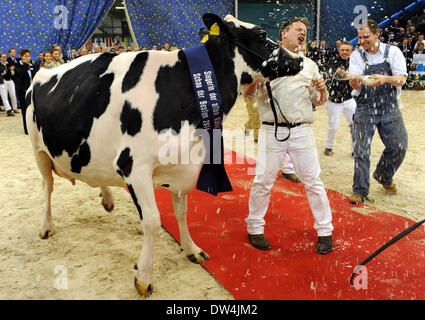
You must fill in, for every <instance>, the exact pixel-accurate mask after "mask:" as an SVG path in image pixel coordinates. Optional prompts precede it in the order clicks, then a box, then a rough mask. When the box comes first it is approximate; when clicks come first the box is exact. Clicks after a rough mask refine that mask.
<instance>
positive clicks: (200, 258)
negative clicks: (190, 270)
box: [187, 251, 210, 264]
mask: <svg viewBox="0 0 425 320" xmlns="http://www.w3.org/2000/svg"><path fill="white" fill-rule="evenodd" d="M187 258H188V259H189V260H190V261H192V262H193V263H197V264H203V263H204V262H205V261H207V260H209V259H210V257H209V255H207V254H206V253H205V252H204V251H201V252H199V254H193V253H192V254H189V255H187Z"/></svg>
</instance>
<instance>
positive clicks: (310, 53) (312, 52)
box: [307, 41, 320, 63]
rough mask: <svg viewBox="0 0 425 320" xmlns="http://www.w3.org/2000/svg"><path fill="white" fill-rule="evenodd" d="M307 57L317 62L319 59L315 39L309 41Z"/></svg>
mask: <svg viewBox="0 0 425 320" xmlns="http://www.w3.org/2000/svg"><path fill="white" fill-rule="evenodd" d="M307 57H308V58H310V59H311V60H313V61H314V62H315V63H318V62H319V60H320V54H319V49H318V48H317V44H316V41H311V42H310V48H309V49H308V51H307Z"/></svg>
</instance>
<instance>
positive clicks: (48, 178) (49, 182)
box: [35, 151, 53, 239]
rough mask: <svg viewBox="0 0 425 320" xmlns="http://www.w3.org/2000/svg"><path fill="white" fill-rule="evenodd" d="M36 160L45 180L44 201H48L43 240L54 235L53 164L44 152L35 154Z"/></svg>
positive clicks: (42, 226) (41, 232)
mask: <svg viewBox="0 0 425 320" xmlns="http://www.w3.org/2000/svg"><path fill="white" fill-rule="evenodd" d="M35 158H36V162H37V166H38V169H39V170H40V173H41V176H42V179H43V193H44V199H45V201H46V207H45V209H44V218H43V223H42V225H41V229H40V237H41V238H42V239H47V238H48V237H49V236H51V235H53V221H52V210H51V196H52V192H53V175H52V168H53V163H52V160H51V159H50V157H49V156H48V155H47V154H46V153H45V152H44V151H39V152H37V153H36V154H35Z"/></svg>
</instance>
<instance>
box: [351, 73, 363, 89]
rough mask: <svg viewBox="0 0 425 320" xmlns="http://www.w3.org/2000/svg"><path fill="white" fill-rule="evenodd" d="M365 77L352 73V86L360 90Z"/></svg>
mask: <svg viewBox="0 0 425 320" xmlns="http://www.w3.org/2000/svg"><path fill="white" fill-rule="evenodd" d="M362 82H363V79H362V77H361V76H356V75H351V76H350V86H351V88H353V89H354V90H359V89H360V87H361V86H362Z"/></svg>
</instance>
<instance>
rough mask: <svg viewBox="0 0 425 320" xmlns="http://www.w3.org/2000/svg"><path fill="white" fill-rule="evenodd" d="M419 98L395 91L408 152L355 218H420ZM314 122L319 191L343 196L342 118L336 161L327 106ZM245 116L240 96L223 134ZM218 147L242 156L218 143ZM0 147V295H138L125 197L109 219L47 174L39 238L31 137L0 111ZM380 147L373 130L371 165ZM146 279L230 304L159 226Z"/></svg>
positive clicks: (131, 214) (166, 293)
mask: <svg viewBox="0 0 425 320" xmlns="http://www.w3.org/2000/svg"><path fill="white" fill-rule="evenodd" d="M424 101H425V91H403V95H402V98H401V104H400V105H401V111H402V113H403V118H404V121H405V125H406V128H407V131H408V134H409V149H408V151H407V155H406V158H405V160H404V163H403V164H402V166H401V168H400V169H399V171H398V172H397V174H396V176H395V180H394V182H395V183H396V184H397V187H398V194H397V195H388V194H386V193H385V192H384V190H383V189H382V187H381V185H379V184H378V183H377V182H376V181H374V180H373V179H372V180H371V188H370V194H369V196H370V200H369V201H368V202H367V205H369V206H370V209H360V208H359V210H358V211H359V214H367V213H368V212H365V210H366V211H369V212H373V211H377V210H375V209H374V208H376V209H378V210H379V211H386V212H390V213H394V214H398V215H401V216H404V217H407V218H410V219H412V220H415V221H418V220H421V219H423V218H425V210H424V209H423V207H422V205H423V199H424V198H425V166H424V164H423V163H424V159H425V148H424V145H425V129H424V127H423V124H422V121H423V120H422V116H423V114H424V112H425V103H424ZM315 116H316V122H315V123H314V125H313V128H314V132H315V136H316V143H317V149H318V153H319V160H320V165H321V168H322V175H321V177H322V180H323V182H324V184H325V186H326V188H328V189H332V190H336V191H338V192H341V193H343V194H345V195H350V194H351V186H352V175H353V170H354V163H353V158H352V156H351V151H350V145H349V129H348V125H347V123H346V121H345V119H342V120H341V126H340V130H339V131H338V133H337V143H336V146H335V148H334V155H333V156H332V157H326V156H325V155H324V154H323V150H324V142H325V139H326V133H327V115H326V109H325V107H324V106H320V107H318V108H317V111H316V113H315ZM246 119H247V113H246V111H245V107H244V103H243V99H238V101H237V104H236V106H235V107H234V109H233V110H232V112H231V114H230V116H229V118H228V119H227V121H226V123H225V129H230V130H235V129H241V130H243V124H244V123H245V121H246ZM225 145H226V146H227V147H228V148H233V149H237V151H240V150H241V149H240V146H236V145H232V143H231V142H230V141H229V140H226V139H225ZM0 146H1V150H2V151H1V153H0V163H1V164H2V166H1V167H0V189H1V190H2V192H1V194H0V219H1V220H0V221H1V222H0V247H1V248H2V250H1V251H0V270H2V272H1V275H0V280H1V281H0V299H140V297H139V296H138V294H137V292H136V290H135V289H134V286H133V278H134V271H133V266H134V264H135V262H136V260H137V258H138V256H139V254H140V250H141V247H142V239H143V231H142V224H141V222H140V220H139V215H138V213H137V210H136V208H135V207H134V205H133V202H132V200H131V197H130V195H129V194H128V193H127V191H125V190H124V189H120V188H113V190H114V196H115V209H114V211H113V212H112V213H108V212H106V211H105V210H104V209H103V207H102V206H101V204H100V201H101V198H100V197H99V190H98V189H93V188H90V187H89V186H87V185H85V184H83V183H81V182H78V181H77V183H76V185H75V186H72V185H71V184H70V183H69V181H68V180H65V179H61V178H58V177H55V178H56V179H55V182H56V183H55V191H54V193H53V197H52V208H53V209H52V210H53V221H54V223H55V227H56V228H55V234H54V235H53V237H51V238H49V239H48V240H41V239H40V238H39V236H38V231H39V227H40V226H41V221H42V210H43V206H44V203H43V202H44V200H43V195H42V188H41V178H40V175H39V172H38V169H37V167H36V164H35V161H34V157H33V154H32V148H31V144H30V141H29V138H28V137H27V136H25V135H24V134H23V129H22V119H21V115H18V117H14V118H10V117H6V115H5V113H4V112H2V113H1V114H0ZM382 149H383V145H382V143H381V141H380V139H379V136H378V135H377V134H376V136H375V138H374V140H373V144H372V156H371V168H373V167H374V166H375V165H376V163H377V161H378V158H379V156H380V154H381V152H382ZM255 153H256V150H255V148H251V149H250V150H248V151H247V152H246V154H245V155H246V156H248V157H254V158H255ZM246 201H248V199H246ZM241 214H242V215H246V214H247V213H241ZM389 232H390V235H391V234H392V233H391V230H389ZM153 278H154V291H153V293H152V295H151V296H150V297H149V298H148V299H233V297H232V295H231V294H230V293H229V292H227V290H226V289H225V288H223V286H222V285H221V284H220V283H218V282H217V281H216V280H215V279H214V278H213V277H212V276H211V275H210V274H209V272H208V271H207V270H206V269H204V268H203V267H202V266H199V265H195V264H193V263H191V262H189V261H188V260H187V258H186V256H185V254H184V253H182V252H180V250H179V245H178V243H177V242H176V241H175V240H174V239H173V238H172V237H171V236H170V235H169V234H168V233H167V232H166V231H165V230H163V229H162V230H161V232H160V234H159V236H158V238H157V241H156V242H155V251H154V270H153ZM63 279H66V281H63Z"/></svg>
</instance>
